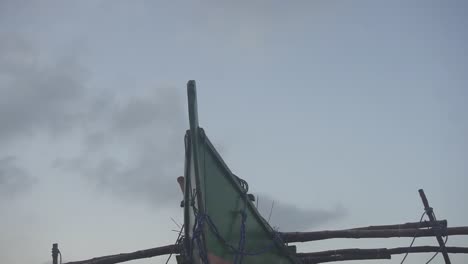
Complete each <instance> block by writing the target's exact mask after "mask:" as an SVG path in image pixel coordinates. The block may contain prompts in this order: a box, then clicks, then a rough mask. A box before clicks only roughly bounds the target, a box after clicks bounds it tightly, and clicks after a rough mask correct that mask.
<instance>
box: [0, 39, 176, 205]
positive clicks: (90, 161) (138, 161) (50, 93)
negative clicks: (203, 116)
mask: <svg viewBox="0 0 468 264" xmlns="http://www.w3.org/2000/svg"><path fill="white" fill-rule="evenodd" d="M43 57H44V55H43V54H41V51H40V50H39V49H37V48H36V47H35V46H34V43H31V42H28V40H26V39H25V38H22V37H21V36H18V35H15V34H3V35H0V124H1V126H0V142H3V143H11V144H14V142H16V141H17V140H28V138H29V137H30V136H31V135H34V134H37V133H45V134H48V135H53V136H55V135H57V134H60V135H61V136H62V137H63V138H66V141H67V142H68V143H69V144H75V145H78V146H81V149H83V150H82V152H80V153H78V154H76V156H75V157H74V158H71V159H70V158H61V159H59V160H57V161H56V162H55V164H54V165H55V166H56V167H57V168H61V169H66V170H68V171H73V172H75V174H74V175H77V176H79V177H82V178H83V179H84V180H86V181H88V182H90V183H91V184H93V185H95V186H96V187H97V188H98V190H99V191H101V190H106V191H109V192H111V193H113V194H115V195H116V196H119V197H122V198H124V199H130V200H135V199H138V200H142V201H147V202H150V203H151V204H154V205H155V206H159V205H162V204H165V203H166V202H167V201H168V200H174V201H175V200H176V198H177V197H179V195H180V194H179V191H178V189H177V188H178V187H177V184H176V181H175V179H176V177H177V176H178V175H180V174H181V173H183V158H184V155H183V148H184V145H183V136H184V132H185V126H184V124H185V123H184V114H183V109H184V108H183V106H182V102H181V94H180V93H179V92H178V91H177V90H176V89H175V88H174V87H158V88H152V89H151V91H152V92H146V93H145V91H143V90H142V89H139V88H136V89H135V90H134V92H128V93H126V94H125V95H122V94H112V93H110V92H102V93H100V94H99V93H96V92H94V91H91V90H90V89H88V88H87V83H86V81H87V78H86V77H87V74H88V73H87V71H86V70H85V68H84V67H82V65H80V63H79V62H78V60H77V58H74V57H73V56H66V57H63V58H60V59H57V60H55V59H54V58H53V57H52V58H51V57H49V58H48V59H47V60H44V58H43ZM46 57H47V56H46ZM144 88H146V87H144ZM119 96H120V97H119ZM72 133H73V135H72ZM76 135H78V136H76ZM77 138H78V139H77ZM10 170H11V168H10ZM16 173H17V174H18V175H19V176H17V178H15V179H24V180H25V179H26V176H25V174H21V173H20V171H16ZM21 175H22V176H21ZM6 179H9V180H10V181H11V179H10V178H5V179H3V178H2V180H5V181H6ZM9 184H13V183H9ZM15 184H16V183H15ZM18 184H19V183H18Z"/></svg>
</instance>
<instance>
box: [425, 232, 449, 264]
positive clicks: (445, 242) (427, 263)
mask: <svg viewBox="0 0 468 264" xmlns="http://www.w3.org/2000/svg"><path fill="white" fill-rule="evenodd" d="M447 240H448V236H446V237H445V241H444V247H445V244H447ZM441 249H442V247H439V250H437V252H436V253H435V254H434V256H432V257H431V258H430V259H429V260H428V261H427V262H426V264H429V263H430V262H431V261H432V260H433V259H434V258H435V257H436V256H437V254H439V253H440V250H441Z"/></svg>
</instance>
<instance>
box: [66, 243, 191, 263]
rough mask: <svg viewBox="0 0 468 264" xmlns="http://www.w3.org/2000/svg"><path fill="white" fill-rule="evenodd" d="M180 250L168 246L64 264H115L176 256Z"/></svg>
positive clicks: (176, 246)
mask: <svg viewBox="0 0 468 264" xmlns="http://www.w3.org/2000/svg"><path fill="white" fill-rule="evenodd" d="M181 249H182V247H181V246H180V245H168V246H163V247H157V248H150V249H144V250H138V251H135V252H131V253H121V254H116V255H109V256H103V257H97V258H92V259H87V260H81V261H72V262H67V263H64V264H115V263H120V262H125V261H130V260H135V259H142V258H151V257H156V256H161V255H167V254H176V253H179V252H180V251H181Z"/></svg>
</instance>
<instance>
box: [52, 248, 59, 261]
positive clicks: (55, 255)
mask: <svg viewBox="0 0 468 264" xmlns="http://www.w3.org/2000/svg"><path fill="white" fill-rule="evenodd" d="M58 254H59V249H58V244H57V243H54V244H52V264H58Z"/></svg>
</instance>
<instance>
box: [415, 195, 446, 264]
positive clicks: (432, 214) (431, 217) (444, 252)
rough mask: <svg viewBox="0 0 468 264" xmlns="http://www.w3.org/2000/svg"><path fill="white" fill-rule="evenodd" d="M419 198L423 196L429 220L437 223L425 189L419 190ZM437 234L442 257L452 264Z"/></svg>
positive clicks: (442, 241)
mask: <svg viewBox="0 0 468 264" xmlns="http://www.w3.org/2000/svg"><path fill="white" fill-rule="evenodd" d="M419 196H421V200H422V202H423V204H424V210H425V211H426V214H427V216H428V217H429V220H431V222H432V223H435V221H436V218H435V215H434V211H433V209H432V207H430V206H429V201H428V200H427V197H426V194H424V190H423V189H420V190H419ZM435 234H436V238H437V242H438V243H439V246H440V250H441V251H442V256H444V260H445V263H446V264H451V262H450V258H449V255H448V253H447V249H446V248H445V243H444V240H443V239H442V237H441V236H440V234H439V233H437V232H436V233H435Z"/></svg>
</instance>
